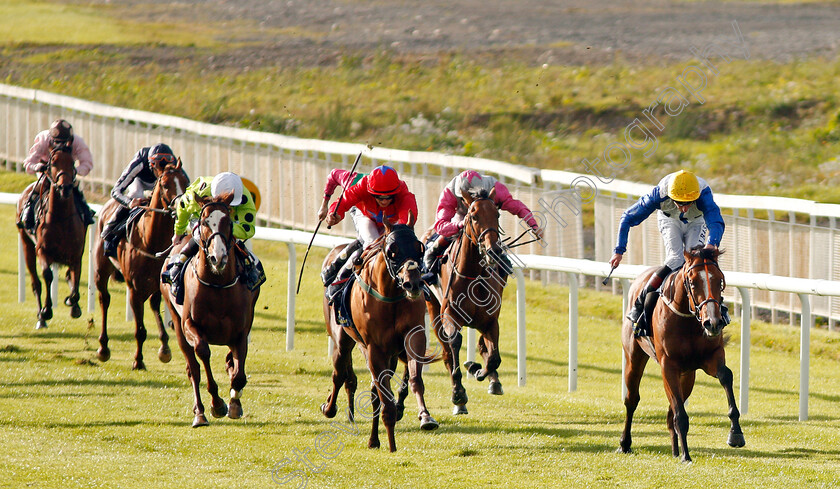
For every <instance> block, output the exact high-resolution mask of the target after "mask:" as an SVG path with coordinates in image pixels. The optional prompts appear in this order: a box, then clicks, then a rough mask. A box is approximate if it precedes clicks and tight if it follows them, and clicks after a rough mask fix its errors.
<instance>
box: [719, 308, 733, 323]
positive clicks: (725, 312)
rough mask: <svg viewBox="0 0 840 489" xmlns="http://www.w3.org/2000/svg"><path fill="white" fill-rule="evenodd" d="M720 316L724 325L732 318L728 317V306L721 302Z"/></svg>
mask: <svg viewBox="0 0 840 489" xmlns="http://www.w3.org/2000/svg"><path fill="white" fill-rule="evenodd" d="M720 317H721V319H722V320H723V325H724V326H726V325H727V324H729V323H730V322H732V319H731V318H730V317H729V308H728V307H726V305H725V304H723V303H721V305H720Z"/></svg>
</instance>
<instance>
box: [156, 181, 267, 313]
mask: <svg viewBox="0 0 840 489" xmlns="http://www.w3.org/2000/svg"><path fill="white" fill-rule="evenodd" d="M229 192H233V200H231V202H230V210H231V220H232V221H233V237H234V238H236V239H237V240H238V241H237V245H238V246H236V249H237V250H239V253H240V254H241V255H240V256H241V257H242V259H243V262H244V263H243V264H244V265H245V269H244V270H243V272H242V279H243V280H244V282H245V285H246V286H247V287H248V289H249V290H254V289H256V288H257V287H258V286H259V285H261V284H262V283H263V282H265V273H264V271H263V267H262V263H260V261H259V260H258V259H257V257H256V256H254V254H253V253H251V251H250V250H248V248H246V247H245V245H244V243H242V242H243V241H246V240H248V239H251V238H252V237H254V233H256V231H257V228H256V218H257V209H256V207H255V205H254V196H253V195H252V194H251V192H249V191H248V189H247V188H245V186H244V185H243V184H242V178H240V177H239V175H237V174H235V173H231V172H223V173H219V174H218V175H216V176H215V177H200V178H198V179H196V180H195V181H194V182H193V183H191V184H190V186H189V187H187V190H186V191H185V192H184V195H182V196H181V197H179V198H178V204H177V205H176V209H177V211H176V214H177V216H176V218H175V235H174V236H172V243H173V244H177V243H180V242H181V241H182V240H183V239H184V237H185V236H186V234H187V229H188V227H189V225H190V222H191V221H192V220H194V219H198V217H199V216H200V215H201V205H199V203H198V202H197V197H202V198H207V197H214V198H215V197H218V196H220V195H224V194H226V193H229ZM197 233H198V226H195V227H194V228H193V236H192V237H191V238H190V240H189V241H188V242H187V244H185V245H184V247H183V248H181V252H180V254H179V255H178V257H177V259H176V260H174V261H172V262H171V263H170V264H169V265H168V266H167V267H166V270H164V272H163V273H161V280H162V281H163V282H164V283H168V284H172V295H173V296H175V302H176V303H177V304H179V305H181V304H183V302H184V295H183V286H184V274H183V271H184V265H185V264H186V263H187V261H188V260H189V259H190V258H192V257H193V256H195V254H196V253H198V241H196V235H197Z"/></svg>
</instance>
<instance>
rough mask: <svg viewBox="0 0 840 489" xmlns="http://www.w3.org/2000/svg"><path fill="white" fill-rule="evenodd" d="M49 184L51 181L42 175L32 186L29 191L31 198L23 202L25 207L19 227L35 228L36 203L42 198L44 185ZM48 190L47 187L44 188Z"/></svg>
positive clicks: (21, 213) (22, 210) (21, 212)
mask: <svg viewBox="0 0 840 489" xmlns="http://www.w3.org/2000/svg"><path fill="white" fill-rule="evenodd" d="M45 185H49V182H48V181H47V180H46V179H45V178H43V177H41V178H39V179H38V182H37V183H36V184H35V185H34V186H33V187H32V192H30V193H29V198H27V199H26V202H24V203H23V209H21V210H20V219H19V220H18V222H17V226H18V227H19V228H23V229H28V230H33V229H34V228H35V203H36V202H37V201H38V199H39V198H40V195H41V193H42V187H43V186H45ZM44 190H46V189H44Z"/></svg>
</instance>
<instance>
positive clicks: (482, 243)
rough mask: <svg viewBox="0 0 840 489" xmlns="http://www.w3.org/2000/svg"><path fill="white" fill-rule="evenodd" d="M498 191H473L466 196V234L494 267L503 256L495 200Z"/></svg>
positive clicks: (487, 264)
mask: <svg viewBox="0 0 840 489" xmlns="http://www.w3.org/2000/svg"><path fill="white" fill-rule="evenodd" d="M495 193H496V189H495V188H494V189H493V190H491V191H490V192H489V193H488V192H487V191H486V190H484V189H481V190H477V191H471V192H469V193H467V194H465V195H464V201H465V202H466V204H467V206H468V207H467V214H466V216H465V217H464V234H466V236H467V239H469V240H470V242H472V244H474V245H476V246H478V252H479V254H481V255H482V256H483V257H484V259H485V260H486V261H487V263H486V264H485V265H484V266H490V267H493V266H495V265H496V263H497V261H498V260H499V257H500V256H501V255H502V252H503V251H502V247H501V244H500V242H499V234H500V233H499V208H498V207H496V201H495V199H494V196H495Z"/></svg>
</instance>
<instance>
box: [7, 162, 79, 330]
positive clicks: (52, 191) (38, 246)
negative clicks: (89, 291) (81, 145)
mask: <svg viewBox="0 0 840 489" xmlns="http://www.w3.org/2000/svg"><path fill="white" fill-rule="evenodd" d="M70 151H71V150H70V148H54V149H52V150H51V151H50V161H49V166H48V168H47V170H46V171H45V172H44V173H43V174H42V176H41V180H39V182H40V183H41V185H38V182H36V183H32V184H31V185H29V187H27V188H26V189H25V190H24V191H23V193H21V196H20V199H19V200H18V207H17V209H18V210H17V214H18V215H17V217H18V219H19V218H20V210H21V209H22V208H23V205H24V203H25V202H26V201H27V199H29V194H30V193H32V192H33V191H34V190H35V189H36V188H39V189H40V192H41V193H42V195H41V196H40V198H39V201H40V204H39V205H38V207H37V209H36V225H35V232H34V234H32V233H29V232H27V231H26V230H25V229H19V233H20V240H21V242H22V244H23V255H24V259H25V261H26V268H27V269H28V270H29V276H30V278H31V281H32V291H33V292H34V293H35V297H36V298H37V299H38V322H37V324H36V328H46V327H47V321H48V320H50V319H52V316H53V311H52V304H53V303H52V295H51V290H50V288H51V286H52V281H53V273H52V270H51V268H50V266H51V265H52V264H53V263H58V264H60V265H65V266H67V274H66V276H65V277H66V279H67V283H68V284H69V285H70V295H68V296H67V297H66V298H65V299H64V303H65V304H66V305H68V306H70V316H71V317H74V318H78V317H80V316H81V315H82V309H81V308H80V307H79V278H80V274H81V270H82V255H83V254H84V250H85V237H86V229H87V226H86V225H85V223H84V221H83V219H82V216H81V214H80V213H79V209H77V208H76V201H75V198H74V197H73V187H74V186H75V185H76V162H75V161H74V160H73V156H72V155H71V153H70ZM33 205H36V204H33ZM36 259H37V262H38V264H40V265H41V274H42V275H43V277H44V285H45V286H46V289H47V290H46V299H45V301H44V302H41V281H40V279H39V278H38V269H37V265H36Z"/></svg>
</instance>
